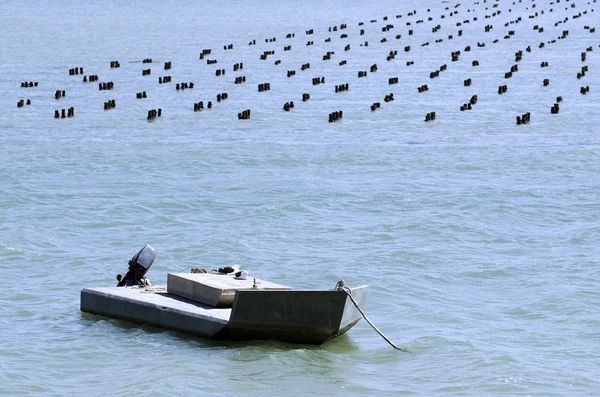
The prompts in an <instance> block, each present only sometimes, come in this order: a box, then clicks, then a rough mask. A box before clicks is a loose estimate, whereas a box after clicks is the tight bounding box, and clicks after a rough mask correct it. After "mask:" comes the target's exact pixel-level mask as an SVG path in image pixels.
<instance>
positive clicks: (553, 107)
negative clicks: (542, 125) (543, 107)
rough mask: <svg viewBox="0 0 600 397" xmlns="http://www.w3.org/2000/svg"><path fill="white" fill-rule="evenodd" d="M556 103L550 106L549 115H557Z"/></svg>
mask: <svg viewBox="0 0 600 397" xmlns="http://www.w3.org/2000/svg"><path fill="white" fill-rule="evenodd" d="M558 110H559V108H558V103H555V104H554V105H552V107H551V108H550V114H558Z"/></svg>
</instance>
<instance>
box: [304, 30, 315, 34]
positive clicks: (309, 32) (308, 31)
mask: <svg viewBox="0 0 600 397" xmlns="http://www.w3.org/2000/svg"><path fill="white" fill-rule="evenodd" d="M314 32H315V31H314V29H309V30H307V31H306V34H307V35H309V34H313V33H314Z"/></svg>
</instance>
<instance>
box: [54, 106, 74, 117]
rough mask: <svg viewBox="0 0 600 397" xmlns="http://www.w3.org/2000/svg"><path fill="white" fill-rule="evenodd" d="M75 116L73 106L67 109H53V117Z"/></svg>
mask: <svg viewBox="0 0 600 397" xmlns="http://www.w3.org/2000/svg"><path fill="white" fill-rule="evenodd" d="M74 116H75V108H74V107H70V108H69V109H62V111H60V112H59V111H58V110H55V111H54V118H55V119H64V118H67V117H74Z"/></svg>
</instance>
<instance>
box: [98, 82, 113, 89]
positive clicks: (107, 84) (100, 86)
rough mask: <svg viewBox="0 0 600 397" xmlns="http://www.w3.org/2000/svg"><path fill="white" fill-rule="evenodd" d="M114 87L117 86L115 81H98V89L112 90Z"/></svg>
mask: <svg viewBox="0 0 600 397" xmlns="http://www.w3.org/2000/svg"><path fill="white" fill-rule="evenodd" d="M114 87H115V83H113V82H112V81H109V82H104V83H98V90H99V91H105V90H112V89H113V88H114Z"/></svg>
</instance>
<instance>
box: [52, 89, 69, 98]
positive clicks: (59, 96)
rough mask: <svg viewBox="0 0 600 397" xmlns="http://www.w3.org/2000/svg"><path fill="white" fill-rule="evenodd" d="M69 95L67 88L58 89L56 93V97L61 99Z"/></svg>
mask: <svg viewBox="0 0 600 397" xmlns="http://www.w3.org/2000/svg"><path fill="white" fill-rule="evenodd" d="M65 96H67V93H66V91H65V90H62V91H61V90H56V92H55V93H54V99H60V98H62V97H65Z"/></svg>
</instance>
